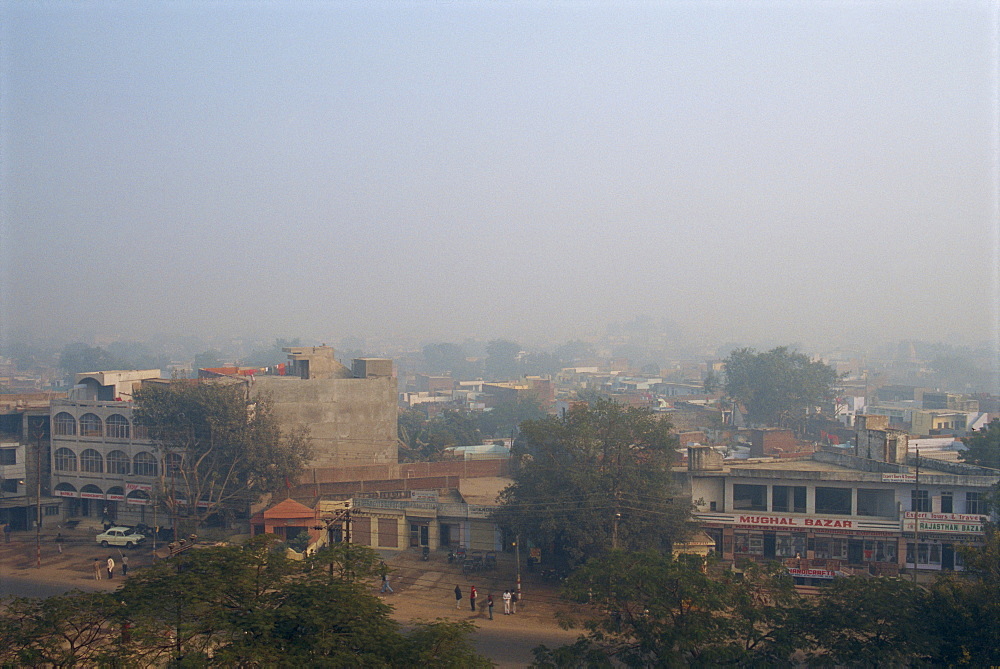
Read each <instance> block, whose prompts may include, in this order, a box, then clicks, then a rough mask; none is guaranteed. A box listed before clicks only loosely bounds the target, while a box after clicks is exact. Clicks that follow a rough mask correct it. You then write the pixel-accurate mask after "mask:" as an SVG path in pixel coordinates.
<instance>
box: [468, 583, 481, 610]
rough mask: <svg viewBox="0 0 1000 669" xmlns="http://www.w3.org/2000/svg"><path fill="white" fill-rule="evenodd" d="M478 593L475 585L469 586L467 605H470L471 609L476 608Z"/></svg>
mask: <svg viewBox="0 0 1000 669" xmlns="http://www.w3.org/2000/svg"><path fill="white" fill-rule="evenodd" d="M478 594H479V593H477V592H476V586H474V585H473V586H469V605H470V606H471V607H472V611H473V612H475V610H476V597H477V596H478Z"/></svg>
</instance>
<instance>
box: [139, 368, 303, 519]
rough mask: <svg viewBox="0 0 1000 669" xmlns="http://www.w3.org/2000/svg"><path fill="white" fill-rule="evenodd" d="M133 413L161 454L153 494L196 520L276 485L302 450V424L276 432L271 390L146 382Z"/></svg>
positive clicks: (296, 469)
mask: <svg viewBox="0 0 1000 669" xmlns="http://www.w3.org/2000/svg"><path fill="white" fill-rule="evenodd" d="M134 415H135V419H136V422H137V423H138V424H140V425H144V426H145V427H146V428H147V429H148V431H149V436H150V438H151V439H153V441H154V442H155V443H156V444H157V448H158V450H159V452H160V455H161V458H162V459H161V466H160V484H159V490H158V491H157V497H158V499H159V500H160V501H161V502H162V503H163V504H164V505H166V506H167V508H168V509H169V510H170V512H171V514H172V515H174V517H175V518H177V517H181V518H187V519H190V520H191V521H192V522H195V523H198V524H201V523H203V522H204V521H205V520H206V519H207V518H208V517H209V516H211V515H213V514H216V513H219V512H221V511H225V510H227V509H231V508H233V507H234V506H238V508H240V509H245V508H247V505H248V504H249V503H251V502H253V501H256V500H257V499H259V498H260V496H261V495H263V494H264V493H267V492H272V491H274V490H278V489H279V488H281V487H283V486H284V485H286V482H287V481H289V480H292V479H295V478H296V477H297V476H298V474H299V473H300V472H301V471H302V468H303V466H304V465H305V462H306V460H307V459H308V457H309V451H308V446H307V444H306V440H305V433H304V430H302V431H296V432H293V433H282V430H281V428H280V426H279V423H278V420H277V418H276V417H275V415H274V411H273V406H272V402H271V400H270V398H269V397H267V396H261V395H258V396H256V397H252V398H251V397H250V396H249V394H248V391H247V389H246V387H245V386H244V384H242V383H233V384H231V385H222V384H217V383H205V382H196V381H175V382H172V383H157V384H150V385H146V386H144V387H143V388H142V389H140V390H139V392H138V393H137V394H136V398H135V410H134ZM195 500H197V504H195V503H194V502H195Z"/></svg>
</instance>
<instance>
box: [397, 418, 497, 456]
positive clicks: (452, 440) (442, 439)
mask: <svg viewBox="0 0 1000 669" xmlns="http://www.w3.org/2000/svg"><path fill="white" fill-rule="evenodd" d="M397 430H398V434H399V446H400V450H399V459H400V460H401V461H403V462H429V461H433V460H439V459H441V458H442V457H444V449H446V448H449V447H452V446H474V445H475V444H481V443H483V439H482V435H481V434H480V432H479V423H478V419H477V418H476V417H475V416H474V415H473V414H472V413H470V412H468V411H465V410H463V409H446V410H444V411H443V412H441V414H440V415H439V416H435V417H434V418H427V416H426V414H424V412H423V411H420V410H419V409H405V410H403V411H400V412H399V420H398V423H397Z"/></svg>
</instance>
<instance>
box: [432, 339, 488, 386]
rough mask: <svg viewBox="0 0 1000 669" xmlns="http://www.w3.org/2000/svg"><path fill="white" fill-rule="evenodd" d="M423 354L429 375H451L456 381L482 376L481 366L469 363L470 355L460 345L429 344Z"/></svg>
mask: <svg viewBox="0 0 1000 669" xmlns="http://www.w3.org/2000/svg"><path fill="white" fill-rule="evenodd" d="M423 353H424V363H425V367H426V369H427V373H428V374H451V376H452V377H454V378H456V379H474V378H476V377H478V376H479V375H480V374H482V368H481V366H480V365H478V364H477V363H473V362H469V360H468V357H469V356H468V354H467V353H466V352H465V349H464V348H463V347H462V346H461V345H459V344H449V343H441V344H427V345H426V346H424V348H423Z"/></svg>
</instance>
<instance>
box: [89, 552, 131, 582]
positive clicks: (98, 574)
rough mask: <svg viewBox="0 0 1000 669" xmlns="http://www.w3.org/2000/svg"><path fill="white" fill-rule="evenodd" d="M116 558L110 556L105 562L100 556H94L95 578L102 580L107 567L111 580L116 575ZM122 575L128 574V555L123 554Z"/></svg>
mask: <svg viewBox="0 0 1000 669" xmlns="http://www.w3.org/2000/svg"><path fill="white" fill-rule="evenodd" d="M115 566H116V565H115V559H114V558H113V557H111V556H110V555H109V556H108V559H107V561H105V562H103V563H102V561H101V559H100V558H94V580H95V581H100V580H101V578H103V574H104V570H105V569H107V573H108V580H109V581H110V580H111V579H113V578H114V577H115ZM122 576H128V556H127V555H122Z"/></svg>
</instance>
